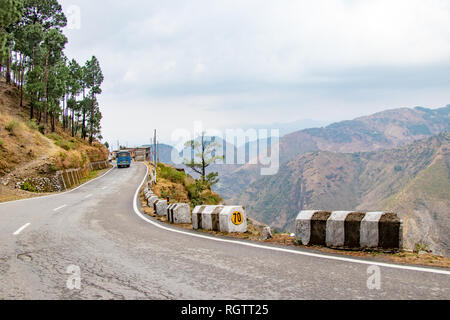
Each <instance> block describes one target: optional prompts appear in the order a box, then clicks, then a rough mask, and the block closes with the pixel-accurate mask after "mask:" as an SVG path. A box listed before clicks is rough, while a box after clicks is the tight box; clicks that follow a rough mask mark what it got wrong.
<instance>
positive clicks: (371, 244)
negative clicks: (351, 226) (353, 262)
mask: <svg viewBox="0 0 450 320" xmlns="http://www.w3.org/2000/svg"><path fill="white" fill-rule="evenodd" d="M384 214H385V213H384V212H368V213H366V216H365V217H364V219H363V220H362V221H361V235H360V243H361V247H362V248H377V247H378V244H379V240H380V239H379V228H378V223H379V221H380V219H381V217H382V216H383V215H384Z"/></svg>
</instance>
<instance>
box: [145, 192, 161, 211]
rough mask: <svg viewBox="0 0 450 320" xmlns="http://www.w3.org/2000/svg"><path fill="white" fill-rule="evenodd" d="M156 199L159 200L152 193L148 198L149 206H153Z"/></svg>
mask: <svg viewBox="0 0 450 320" xmlns="http://www.w3.org/2000/svg"><path fill="white" fill-rule="evenodd" d="M158 200H159V198H158V197H157V196H155V195H153V196H151V197H150V198H148V200H147V204H148V206H149V207H151V208H153V206H154V204H155V202H156V201H158Z"/></svg>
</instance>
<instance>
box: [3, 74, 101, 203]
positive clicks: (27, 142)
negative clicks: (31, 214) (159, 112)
mask: <svg viewBox="0 0 450 320" xmlns="http://www.w3.org/2000/svg"><path fill="white" fill-rule="evenodd" d="M40 129H41V128H40V125H39V124H38V123H37V122H36V120H33V121H30V120H29V110H28V108H27V107H24V108H20V107H19V94H18V90H17V89H16V88H15V87H13V86H10V85H6V84H5V83H4V82H0V188H1V195H2V198H1V199H0V201H1V200H2V199H3V200H5V199H6V200H10V199H14V198H20V197H23V196H27V195H24V194H23V193H21V192H19V191H18V190H16V189H17V188H18V185H17V184H18V183H20V181H24V180H25V179H28V180H30V179H31V178H33V179H36V181H38V180H39V178H49V177H53V176H54V174H55V172H57V171H59V170H64V169H71V168H83V176H86V177H87V176H88V175H89V174H90V166H89V164H90V162H96V161H102V160H106V159H108V150H107V149H106V148H105V147H104V146H103V145H102V144H100V143H98V142H95V143H94V144H93V145H89V143H88V142H87V141H84V140H83V139H80V138H78V137H71V135H70V134H69V133H67V132H66V131H64V130H63V129H62V128H61V126H60V125H59V124H57V125H56V130H55V132H53V133H48V134H47V135H43V134H42V133H41V131H40ZM20 188H22V189H26V190H33V191H34V190H36V188H34V186H27V187H26V188H23V185H22V186H19V189H20ZM41 191H42V190H41ZM44 191H46V192H51V191H56V190H44Z"/></svg>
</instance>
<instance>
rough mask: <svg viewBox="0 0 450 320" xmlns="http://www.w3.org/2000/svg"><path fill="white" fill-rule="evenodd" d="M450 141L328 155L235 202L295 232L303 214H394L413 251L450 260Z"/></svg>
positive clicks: (289, 169)
mask: <svg viewBox="0 0 450 320" xmlns="http://www.w3.org/2000/svg"><path fill="white" fill-rule="evenodd" d="M449 155H450V135H449V134H448V133H444V134H441V135H439V136H435V137H432V138H429V139H425V140H421V141H418V142H415V143H413V144H410V145H407V146H403V147H401V148H397V149H392V150H387V151H378V152H365V153H353V154H345V153H335V152H329V151H320V152H314V153H308V154H304V155H301V156H299V157H297V158H295V159H294V160H292V161H290V162H289V163H287V164H285V165H283V166H282V167H281V169H280V173H279V174H278V175H276V176H272V177H265V178H262V179H261V180H258V181H257V182H254V183H253V184H250V185H249V186H248V188H247V189H246V191H245V192H243V193H242V194H241V195H240V196H237V197H235V199H234V200H235V202H239V203H245V204H246V205H247V207H248V211H249V214H250V215H251V216H253V217H254V218H256V219H257V220H259V221H262V222H264V223H268V224H271V225H272V226H274V227H277V228H280V229H288V230H290V231H294V230H293V222H294V220H295V217H296V216H297V214H298V212H299V211H300V210H307V209H321V210H368V211H380V210H388V211H389V210H392V211H395V212H398V213H399V214H400V215H401V217H402V218H403V219H404V222H405V240H406V241H405V244H406V246H407V247H408V248H411V249H412V248H413V247H414V246H415V245H417V244H420V245H427V246H429V248H430V249H432V250H433V251H434V252H435V253H438V254H445V255H447V256H448V255H450V157H449Z"/></svg>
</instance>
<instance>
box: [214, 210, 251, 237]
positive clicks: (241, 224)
mask: <svg viewBox="0 0 450 320" xmlns="http://www.w3.org/2000/svg"><path fill="white" fill-rule="evenodd" d="M219 225H220V231H221V232H228V233H235V232H238V233H245V232H247V212H246V211H245V209H244V207H242V206H225V207H223V208H222V209H221V210H220V213H219Z"/></svg>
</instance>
